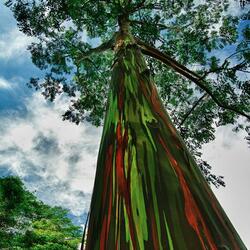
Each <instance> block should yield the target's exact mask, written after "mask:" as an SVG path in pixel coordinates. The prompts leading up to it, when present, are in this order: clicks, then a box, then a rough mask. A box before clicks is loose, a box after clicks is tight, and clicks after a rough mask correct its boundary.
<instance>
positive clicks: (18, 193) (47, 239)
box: [0, 176, 81, 250]
mask: <svg viewBox="0 0 250 250" xmlns="http://www.w3.org/2000/svg"><path fill="white" fill-rule="evenodd" d="M67 214H68V211H67V210H65V209H62V208H60V207H50V206H48V205H45V204H43V203H42V202H41V201H39V200H37V198H36V197H35V196H34V195H33V194H32V193H30V192H29V191H27V190H26V189H25V187H24V186H23V183H22V182H21V180H20V179H19V178H18V177H13V176H10V177H6V178H0V238H1V242H0V248H1V249H32V250H38V249H39V250H40V249H44V250H45V249H46V250H47V249H51V250H52V249H53V250H57V249H58V250H59V249H60V250H61V249H65V250H68V249H77V247H78V245H79V242H80V241H81V240H80V235H81V232H80V228H79V227H76V226H74V225H73V224H72V222H71V221H70V219H69V218H68V217H67Z"/></svg>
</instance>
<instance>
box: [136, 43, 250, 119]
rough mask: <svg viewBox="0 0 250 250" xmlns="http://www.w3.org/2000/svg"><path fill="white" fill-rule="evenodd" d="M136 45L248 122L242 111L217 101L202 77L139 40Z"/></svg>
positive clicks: (221, 105)
mask: <svg viewBox="0 0 250 250" xmlns="http://www.w3.org/2000/svg"><path fill="white" fill-rule="evenodd" d="M136 42H137V44H138V45H139V47H140V48H141V51H142V53H144V54H145V55H148V56H151V57H153V58H155V59H158V60H159V61H161V62H163V63H164V64H166V65H168V66H169V67H171V68H172V69H174V70H175V71H176V72H178V73H179V74H181V75H183V76H185V77H186V78H188V79H189V80H191V81H192V82H194V83H195V84H196V85H197V86H199V87H200V88H201V89H202V90H204V91H205V92H206V93H207V94H208V95H209V96H210V97H211V98H212V100H213V101H214V102H215V103H216V104H217V105H218V106H219V107H221V108H223V109H227V110H231V111H233V112H235V113H236V114H238V115H241V116H244V117H246V118H247V119H248V120H250V115H248V114H246V113H245V112H243V111H240V110H238V109H237V108H235V107H233V106H231V105H228V104H226V103H223V102H222V101H221V100H219V99H218V98H217V97H216V96H215V95H214V93H213V92H212V91H211V90H210V89H209V88H208V87H207V86H206V83H205V82H204V80H203V77H201V76H199V75H198V74H197V73H195V72H193V71H191V70H189V69H188V68H186V67H185V66H184V65H182V64H180V63H178V62H177V61H176V60H174V59H173V58H171V57H170V56H168V55H166V54H164V53H162V52H161V51H159V50H158V49H156V48H154V47H152V46H150V45H148V44H146V43H144V42H142V41H140V40H139V39H136Z"/></svg>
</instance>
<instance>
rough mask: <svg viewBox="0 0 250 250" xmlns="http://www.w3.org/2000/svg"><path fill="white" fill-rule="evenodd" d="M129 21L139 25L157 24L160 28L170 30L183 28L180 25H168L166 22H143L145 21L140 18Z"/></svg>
mask: <svg viewBox="0 0 250 250" xmlns="http://www.w3.org/2000/svg"><path fill="white" fill-rule="evenodd" d="M129 22H130V23H131V24H139V25H156V26H158V27H159V28H160V30H165V29H168V30H170V29H171V30H176V31H181V29H180V28H179V27H174V26H167V25H165V24H162V23H153V24H152V23H147V22H143V21H139V20H129Z"/></svg>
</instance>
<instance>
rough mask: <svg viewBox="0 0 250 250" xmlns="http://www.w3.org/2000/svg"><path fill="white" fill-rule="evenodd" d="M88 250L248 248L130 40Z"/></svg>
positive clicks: (115, 80)
mask: <svg viewBox="0 0 250 250" xmlns="http://www.w3.org/2000/svg"><path fill="white" fill-rule="evenodd" d="M86 249H87V250H97V249H98V250H99V249H100V250H113V249H114V250H126V249H140V250H144V249H148V250H152V249H156V250H161V249H162V250H163V249H164V250H165V249H169V250H173V249H175V250H206V249H209V250H210V249H211V250H217V249H233V250H239V249H246V247H245V246H244V244H243V243H242V241H241V239H240V238H239V236H238V234H237V232H236V231H235V229H234V228H233V226H232V224H231V223H230V221H229V219H228V218H227V216H226V214H225V213H224V211H223V209H222V208H221V206H220V204H219V203H218V201H217V199H216V198H215V196H214V194H213V193H212V191H211V189H210V188H209V186H208V184H207V183H206V181H205V180H204V178H203V176H202V174H201V172H200V170H199V168H198V167H197V165H196V163H195V162H194V160H193V158H192V157H191V155H190V153H189V152H188V150H187V148H186V147H185V145H184V143H183V141H182V139H181V138H180V136H179V134H178V132H177V131H176V129H175V128H174V126H173V124H172V123H171V121H170V118H169V116H168V114H167V113H166V111H165V109H164V107H163V105H162V103H161V101H160V99H159V96H158V94H157V90H156V87H155V85H154V83H153V81H152V79H151V77H150V73H149V70H148V69H147V67H146V64H145V61H144V59H143V56H142V54H141V52H140V50H139V49H138V47H137V46H136V45H135V44H134V43H133V41H132V40H131V39H130V38H127V42H124V43H119V48H118V49H117V52H116V58H115V63H114V65H113V75H112V80H111V86H110V96H109V103H108V108H107V114H106V118H105V124H104V128H103V135H102V141H101V146H100V150H99V156H98V163H97V170H96V178H95V184H94V191H93V197H92V202H91V208H90V220H89V225H88V233H87V242H86Z"/></svg>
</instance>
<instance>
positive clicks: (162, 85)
mask: <svg viewBox="0 0 250 250" xmlns="http://www.w3.org/2000/svg"><path fill="white" fill-rule="evenodd" d="M234 3H235V2H234ZM244 3H245V1H244ZM6 4H7V5H8V6H9V7H10V8H11V9H12V10H13V12H14V16H15V18H16V20H17V23H18V26H19V28H20V30H21V31H23V32H24V33H25V34H27V35H29V36H33V37H35V38H36V39H34V42H33V43H32V44H31V45H30V46H29V50H30V52H31V55H32V60H33V62H34V64H35V65H37V66H38V67H39V68H40V69H42V70H43V71H44V72H45V73H44V74H45V75H44V79H43V80H39V79H38V78H31V81H30V83H29V84H30V85H32V86H35V88H36V89H39V88H41V89H42V93H43V95H44V96H45V97H46V98H48V99H50V100H51V101H53V100H54V99H55V97H56V96H57V95H58V94H61V93H67V94H68V95H69V96H70V97H72V103H71V106H70V107H69V109H68V110H67V111H66V112H65V114H64V115H63V118H64V119H68V120H70V121H73V122H76V123H77V124H78V123H79V122H81V121H83V120H86V121H88V122H91V123H92V124H94V125H97V126H98V125H101V124H103V134H102V139H101V145H100V149H99V155H98V163H97V170H96V178H95V184H94V190H93V197H92V201H91V207H90V217H89V223H88V230H87V237H86V239H85V238H84V239H83V242H85V241H86V242H85V243H84V244H82V249H83V248H84V249H88V250H96V249H101V250H104V249H108V250H112V249H121V250H125V249H141V250H143V249H156V250H160V249H170V250H172V249H178V250H185V249H187V250H191V249H192V250H193V249H195V250H199V249H201V250H206V249H211V250H216V249H234V250H239V249H246V247H245V246H244V244H243V243H242V241H241V239H240V237H239V236H238V234H237V232H236V231H235V229H234V227H233V226H232V224H231V223H230V221H229V219H228V218H227V216H226V214H225V213H224V211H223V209H222V208H221V206H220V204H219V203H218V201H217V200H216V198H215V196H214V194H213V193H212V191H211V189H210V187H209V185H208V182H210V183H213V184H214V185H216V186H218V185H224V182H223V179H222V177H220V176H215V175H214V174H213V173H211V172H210V166H209V165H208V164H207V163H206V162H205V161H202V160H201V159H200V158H199V157H200V155H201V154H200V151H199V150H200V148H201V145H202V144H203V143H206V142H209V141H211V140H213V139H214V132H215V127H216V126H217V127H219V126H223V125H227V124H231V125H232V126H233V129H234V131H236V132H237V131H239V130H242V129H244V130H246V131H247V132H249V125H248V123H247V122H249V120H250V98H249V97H250V84H249V80H248V77H247V74H248V73H249V59H250V48H249V40H250V29H249V26H248V25H247V20H248V18H249V15H248V13H247V12H246V9H244V10H242V13H241V15H238V16H233V15H231V14H230V13H231V12H230V10H232V3H230V2H229V1H217V0H213V1H212V0H208V1H191V0H184V1H177V0H176V1H167V0H165V1H160V0H154V1H153V0H113V1H112V0H110V1H97V0H74V1H73V0H57V1H51V0H41V1H29V0H27V1H23V0H22V1H21V0H13V1H12V0H11V1H8V2H7V3H6ZM241 5H243V2H242V1H241ZM171 120H172V121H171ZM190 151H191V153H190ZM191 154H192V155H191Z"/></svg>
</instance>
